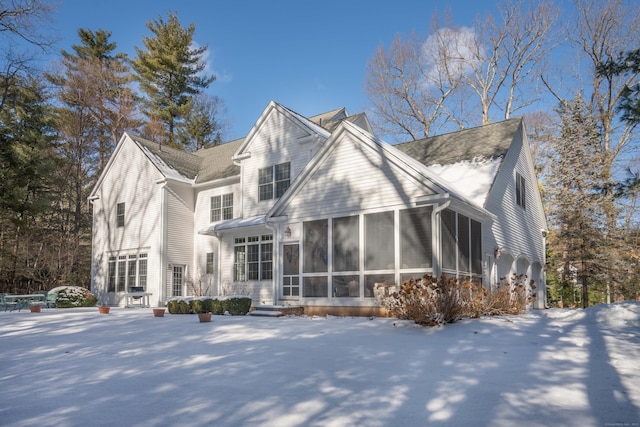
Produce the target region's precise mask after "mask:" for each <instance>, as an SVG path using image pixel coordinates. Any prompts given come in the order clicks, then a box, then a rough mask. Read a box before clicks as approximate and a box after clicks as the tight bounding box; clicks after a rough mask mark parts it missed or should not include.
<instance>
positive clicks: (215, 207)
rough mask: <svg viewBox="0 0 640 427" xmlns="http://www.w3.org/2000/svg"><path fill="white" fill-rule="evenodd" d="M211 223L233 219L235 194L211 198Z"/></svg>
mask: <svg viewBox="0 0 640 427" xmlns="http://www.w3.org/2000/svg"><path fill="white" fill-rule="evenodd" d="M210 217H211V218H210V219H211V222H217V221H222V220H227V219H233V193H229V194H223V195H222V196H213V197H212V198H211V216H210Z"/></svg>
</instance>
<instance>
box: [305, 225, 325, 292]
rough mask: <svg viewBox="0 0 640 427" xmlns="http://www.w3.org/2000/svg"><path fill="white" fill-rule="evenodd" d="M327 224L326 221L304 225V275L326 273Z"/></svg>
mask: <svg viewBox="0 0 640 427" xmlns="http://www.w3.org/2000/svg"><path fill="white" fill-rule="evenodd" d="M327 224H328V221H327V220H326V219H321V220H317V221H307V222H305V223H304V263H303V269H304V272H305V273H324V272H327V271H328V260H329V254H328V251H327V248H328V245H329V235H328V226H327ZM325 282H326V280H325ZM305 286H306V285H305Z"/></svg>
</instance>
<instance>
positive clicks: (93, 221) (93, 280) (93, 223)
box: [89, 196, 100, 298]
mask: <svg viewBox="0 0 640 427" xmlns="http://www.w3.org/2000/svg"><path fill="white" fill-rule="evenodd" d="M98 199H99V197H98V196H92V197H89V204H90V205H91V273H90V274H91V283H90V285H89V288H90V291H91V293H92V294H94V295H96V258H95V257H96V248H95V242H94V241H93V237H94V233H95V230H96V215H95V205H94V204H93V202H94V201H95V200H98ZM98 298H100V295H98Z"/></svg>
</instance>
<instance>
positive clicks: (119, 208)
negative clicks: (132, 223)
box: [116, 202, 124, 227]
mask: <svg viewBox="0 0 640 427" xmlns="http://www.w3.org/2000/svg"><path fill="white" fill-rule="evenodd" d="M116 224H117V226H118V227H124V202H123V203H118V204H117V205H116Z"/></svg>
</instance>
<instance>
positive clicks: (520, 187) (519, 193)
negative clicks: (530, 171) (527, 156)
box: [516, 172, 527, 209]
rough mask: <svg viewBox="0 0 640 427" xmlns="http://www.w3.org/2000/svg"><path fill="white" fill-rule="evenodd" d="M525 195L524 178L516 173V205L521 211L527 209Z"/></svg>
mask: <svg viewBox="0 0 640 427" xmlns="http://www.w3.org/2000/svg"><path fill="white" fill-rule="evenodd" d="M526 195H527V193H526V190H525V180H524V177H523V176H522V175H520V174H519V173H518V172H516V203H517V204H518V206H520V207H522V209H526V208H527V205H526Z"/></svg>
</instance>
